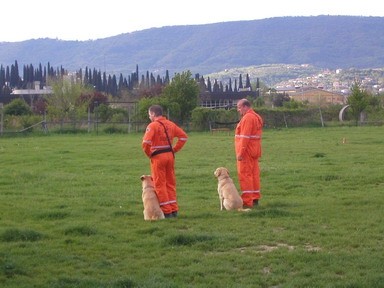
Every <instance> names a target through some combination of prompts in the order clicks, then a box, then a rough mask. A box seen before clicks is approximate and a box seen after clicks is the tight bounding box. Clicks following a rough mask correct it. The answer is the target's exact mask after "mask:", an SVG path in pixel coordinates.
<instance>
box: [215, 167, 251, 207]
mask: <svg viewBox="0 0 384 288" xmlns="http://www.w3.org/2000/svg"><path fill="white" fill-rule="evenodd" d="M213 174H214V175H215V177H216V178H217V180H218V185H217V192H218V193H219V199H220V210H223V209H224V208H225V209H226V210H238V211H250V209H243V199H241V197H240V195H239V192H238V191H237V189H236V186H235V184H234V183H233V181H232V179H231V178H230V177H229V171H228V169H227V168H225V167H219V168H217V169H216V170H215V172H214V173H213Z"/></svg>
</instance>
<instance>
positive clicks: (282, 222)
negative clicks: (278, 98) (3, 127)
mask: <svg viewBox="0 0 384 288" xmlns="http://www.w3.org/2000/svg"><path fill="white" fill-rule="evenodd" d="M141 138H142V135H141V134H128V135H102V134H99V135H48V136H28V137H16V138H0V159H1V160H0V161H1V163H0V165H1V176H0V223H1V225H0V286H1V287H17V288H20V287H53V288H58V287H92V288H94V287H384V273H383V271H384V270H383V267H384V266H383V265H384V220H383V219H384V217H383V216H384V212H383V211H384V210H383V206H384V197H383V191H384V173H383V163H384V153H383V147H384V128H383V127H338V128H312V129H306V128H305V129H282V130H265V131H264V135H263V157H262V159H261V162H260V165H261V171H262V172H261V181H262V195H263V198H262V200H261V201H260V205H259V206H258V207H256V208H254V209H253V210H252V211H251V212H248V213H246V212H237V211H236V212H234V211H219V200H218V194H217V180H216V178H215V177H214V175H213V172H214V170H215V169H216V168H217V167H219V166H225V167H227V168H228V169H229V170H230V173H231V177H232V178H233V180H234V182H235V184H236V186H237V187H239V186H238V182H237V175H236V166H235V165H236V163H235V158H234V147H233V136H232V135H230V136H228V135H227V134H220V133H218V134H215V135H211V134H209V133H190V134H189V141H188V143H187V144H186V146H185V148H184V150H182V151H181V152H180V153H178V154H177V155H176V158H177V159H176V161H177V163H176V174H177V185H178V202H179V206H180V212H179V217H178V218H176V219H165V220H162V221H157V222H146V221H144V220H143V213H142V211H143V206H142V202H141V181H140V176H141V175H142V174H148V173H149V162H148V159H147V158H146V157H144V154H143V152H142V151H141ZM343 139H345V141H344V143H343Z"/></svg>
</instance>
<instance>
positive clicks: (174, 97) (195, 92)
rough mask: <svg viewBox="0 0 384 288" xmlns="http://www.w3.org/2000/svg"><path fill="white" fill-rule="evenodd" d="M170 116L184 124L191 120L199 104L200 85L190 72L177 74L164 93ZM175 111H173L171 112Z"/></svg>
mask: <svg viewBox="0 0 384 288" xmlns="http://www.w3.org/2000/svg"><path fill="white" fill-rule="evenodd" d="M162 97H164V98H165V99H166V103H167V108H169V109H170V114H171V115H172V116H173V117H175V118H177V119H179V120H180V121H181V122H182V123H185V122H187V121H188V120H189V119H190V116H191V113H192V110H193V109H194V108H196V107H197V106H198V103H199V85H198V83H197V82H196V80H195V79H194V78H193V77H192V73H191V72H190V71H186V72H183V73H181V74H180V73H177V74H175V76H174V77H173V79H172V81H171V82H170V84H169V85H167V86H166V87H165V88H164V90H163V93H162ZM171 109H173V110H171Z"/></svg>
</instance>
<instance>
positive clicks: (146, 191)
mask: <svg viewBox="0 0 384 288" xmlns="http://www.w3.org/2000/svg"><path fill="white" fill-rule="evenodd" d="M140 179H141V183H142V187H143V193H142V199H143V205H144V211H143V214H144V220H146V221H153V220H159V219H164V213H163V211H162V210H161V208H160V204H159V199H157V195H156V192H155V188H154V186H153V180H152V177H151V175H142V176H141V177H140Z"/></svg>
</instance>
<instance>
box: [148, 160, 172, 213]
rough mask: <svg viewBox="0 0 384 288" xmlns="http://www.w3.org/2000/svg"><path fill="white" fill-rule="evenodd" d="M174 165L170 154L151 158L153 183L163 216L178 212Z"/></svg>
mask: <svg viewBox="0 0 384 288" xmlns="http://www.w3.org/2000/svg"><path fill="white" fill-rule="evenodd" d="M174 163H175V161H174V157H173V154H172V153H162V154H158V155H156V156H154V157H152V158H151V174H152V178H153V183H154V186H155V190H156V194H157V198H158V199H159V202H160V208H161V210H162V211H163V212H164V214H171V213H172V212H174V211H177V210H178V207H177V202H176V180H175V170H174ZM174 209H176V210H174Z"/></svg>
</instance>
